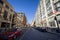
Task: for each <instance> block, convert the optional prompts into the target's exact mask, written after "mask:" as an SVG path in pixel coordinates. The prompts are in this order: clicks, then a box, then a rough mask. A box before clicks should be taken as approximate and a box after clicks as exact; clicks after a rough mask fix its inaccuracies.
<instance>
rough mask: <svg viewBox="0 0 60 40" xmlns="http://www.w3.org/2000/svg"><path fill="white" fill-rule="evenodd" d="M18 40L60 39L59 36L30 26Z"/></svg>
mask: <svg viewBox="0 0 60 40" xmlns="http://www.w3.org/2000/svg"><path fill="white" fill-rule="evenodd" d="M19 40H60V36H59V35H55V34H51V33H47V32H40V31H38V30H36V29H33V28H30V29H28V30H27V31H26V32H25V33H24V35H23V36H22V37H21V38H19Z"/></svg>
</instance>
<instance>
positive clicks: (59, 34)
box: [48, 32, 60, 36]
mask: <svg viewBox="0 0 60 40" xmlns="http://www.w3.org/2000/svg"><path fill="white" fill-rule="evenodd" d="M48 33H51V34H54V35H58V36H60V33H53V32H48Z"/></svg>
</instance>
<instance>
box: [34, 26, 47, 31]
mask: <svg viewBox="0 0 60 40" xmlns="http://www.w3.org/2000/svg"><path fill="white" fill-rule="evenodd" d="M34 29H36V30H38V31H40V32H47V31H46V29H45V28H43V27H35V28H34Z"/></svg>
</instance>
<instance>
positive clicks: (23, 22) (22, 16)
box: [16, 12, 27, 28]
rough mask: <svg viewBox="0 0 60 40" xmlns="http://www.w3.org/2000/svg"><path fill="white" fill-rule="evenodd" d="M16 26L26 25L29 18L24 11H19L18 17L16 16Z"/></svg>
mask: <svg viewBox="0 0 60 40" xmlns="http://www.w3.org/2000/svg"><path fill="white" fill-rule="evenodd" d="M16 19H17V20H16V27H18V28H22V27H25V26H26V23H27V19H26V16H25V14H24V13H22V12H21V13H17V18H16Z"/></svg>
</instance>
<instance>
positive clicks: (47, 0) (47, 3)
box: [46, 0, 50, 8]
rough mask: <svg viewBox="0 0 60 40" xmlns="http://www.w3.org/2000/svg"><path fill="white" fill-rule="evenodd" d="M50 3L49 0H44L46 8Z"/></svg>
mask: <svg viewBox="0 0 60 40" xmlns="http://www.w3.org/2000/svg"><path fill="white" fill-rule="evenodd" d="M49 5H50V0H46V7H47V8H48V7H49Z"/></svg>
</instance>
